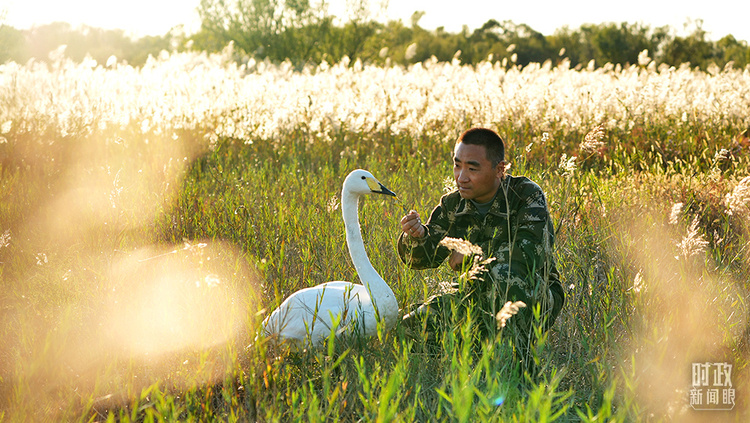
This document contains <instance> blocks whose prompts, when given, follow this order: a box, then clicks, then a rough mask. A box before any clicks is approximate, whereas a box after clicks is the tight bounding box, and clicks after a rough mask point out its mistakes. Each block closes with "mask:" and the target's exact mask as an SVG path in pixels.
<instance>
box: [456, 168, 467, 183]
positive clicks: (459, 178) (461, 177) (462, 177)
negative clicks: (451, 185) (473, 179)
mask: <svg viewBox="0 0 750 423" xmlns="http://www.w3.org/2000/svg"><path fill="white" fill-rule="evenodd" d="M456 180H457V181H461V182H466V181H468V180H469V178H468V175H467V174H466V172H465V171H464V170H459V171H458V175H457V176H456Z"/></svg>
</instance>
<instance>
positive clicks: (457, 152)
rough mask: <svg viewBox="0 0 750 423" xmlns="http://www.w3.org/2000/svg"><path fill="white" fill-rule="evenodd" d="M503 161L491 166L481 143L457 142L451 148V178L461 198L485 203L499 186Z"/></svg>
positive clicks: (503, 169)
mask: <svg viewBox="0 0 750 423" xmlns="http://www.w3.org/2000/svg"><path fill="white" fill-rule="evenodd" d="M504 171H505V163H503V162H501V163H499V164H498V165H497V166H492V162H490V160H489V159H488V158H487V148H485V147H484V146H483V145H474V144H464V143H462V142H459V143H458V144H456V148H455V149H454V150H453V179H454V180H455V181H456V185H457V186H458V192H459V194H460V195H461V198H464V199H467V200H474V201H476V202H478V203H486V202H488V201H490V200H492V198H493V197H494V196H495V192H497V188H498V187H499V186H500V180H501V179H502V176H503V172H504Z"/></svg>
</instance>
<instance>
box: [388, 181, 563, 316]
mask: <svg viewBox="0 0 750 423" xmlns="http://www.w3.org/2000/svg"><path fill="white" fill-rule="evenodd" d="M425 226H426V229H427V232H426V234H425V236H424V237H422V238H420V239H416V238H412V237H411V236H409V235H407V234H405V233H401V235H400V236H399V239H398V252H399V255H400V257H401V260H402V261H403V262H404V263H405V264H407V265H408V266H410V267H411V268H413V269H425V268H434V267H438V266H439V265H440V264H441V263H442V262H443V261H444V260H445V259H446V257H448V256H449V255H450V250H448V248H446V247H445V246H443V245H440V241H441V240H442V239H443V238H445V237H453V238H461V239H465V240H467V241H470V242H471V243H472V244H475V245H478V246H480V247H481V248H482V251H483V254H484V258H490V257H493V258H494V260H493V261H491V262H490V263H488V264H486V265H484V268H485V269H484V270H482V271H480V272H474V273H473V275H472V279H474V280H475V281H477V283H474V284H473V285H474V286H473V289H472V290H473V291H478V293H479V294H482V293H485V294H488V293H489V291H495V292H497V293H499V294H500V295H499V298H497V301H505V300H509V301H518V300H521V301H524V302H526V303H527V304H529V305H533V304H535V303H537V302H540V301H541V302H542V304H543V306H544V304H553V303H552V302H550V301H553V298H552V292H551V291H556V294H557V295H556V296H557V298H560V296H562V298H564V294H563V291H562V287H561V286H560V283H559V275H558V272H557V268H556V267H555V262H554V258H553V256H552V247H553V244H554V230H553V225H552V219H551V218H550V215H549V212H548V210H547V201H546V199H545V197H544V193H543V192H542V189H541V188H540V187H539V185H537V184H536V183H534V182H533V181H531V180H530V179H528V178H526V177H516V176H510V175H508V176H506V177H505V179H504V180H503V181H502V183H501V185H500V188H499V189H498V193H497V195H495V198H494V200H493V203H492V205H491V206H490V209H489V211H488V212H487V214H486V215H485V216H484V217H482V216H481V214H480V213H479V212H478V211H477V209H476V207H475V206H474V204H473V203H472V202H471V201H468V200H464V199H462V198H461V196H460V195H459V193H458V191H453V192H451V193H449V194H446V195H444V196H443V197H442V198H441V199H440V204H439V205H438V206H437V207H435V209H434V210H433V212H432V214H431V215H430V218H429V220H428V221H427V223H426V224H425ZM555 285H556V286H555ZM492 297H493V298H495V297H496V296H495V295H492ZM485 298H486V297H485ZM561 303H562V301H559V300H558V301H555V304H554V305H555V309H559V308H561V307H562V304H561ZM545 308H546V307H545Z"/></svg>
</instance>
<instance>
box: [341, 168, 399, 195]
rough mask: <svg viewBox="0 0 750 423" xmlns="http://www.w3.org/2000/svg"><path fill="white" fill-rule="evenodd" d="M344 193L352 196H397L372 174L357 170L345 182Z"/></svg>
mask: <svg viewBox="0 0 750 423" xmlns="http://www.w3.org/2000/svg"><path fill="white" fill-rule="evenodd" d="M344 192H349V193H352V194H359V195H363V194H385V195H392V196H394V197H395V196H396V194H395V193H394V192H393V191H391V190H389V189H388V188H386V187H385V186H384V185H383V184H381V183H380V182H378V180H377V179H375V177H374V176H372V173H370V172H368V171H366V170H363V169H357V170H354V171H352V173H350V174H349V176H347V177H346V179H345V180H344Z"/></svg>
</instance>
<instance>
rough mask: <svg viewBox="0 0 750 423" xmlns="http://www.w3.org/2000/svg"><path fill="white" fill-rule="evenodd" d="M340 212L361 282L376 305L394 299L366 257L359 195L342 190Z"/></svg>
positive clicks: (350, 251) (381, 304)
mask: <svg viewBox="0 0 750 423" xmlns="http://www.w3.org/2000/svg"><path fill="white" fill-rule="evenodd" d="M341 212H342V214H343V216H344V227H345V228H346V243H347V245H348V246H349V255H351V257H352V262H353V263H354V267H355V268H356V269H357V274H358V275H359V279H360V280H361V281H362V284H363V285H364V286H365V287H366V288H367V290H368V291H369V292H370V295H371V297H372V298H373V300H374V301H375V303H376V304H377V305H378V306H384V305H385V304H386V303H387V302H391V301H395V295H394V294H393V291H392V290H391V288H390V287H389V286H388V284H387V283H385V281H384V280H383V278H381V277H380V275H379V274H378V272H377V271H376V270H375V268H374V267H372V263H370V259H369V258H368V257H367V251H365V244H364V242H363V241H362V232H361V231H360V228H359V195H357V194H352V193H348V192H346V190H344V192H342V194H341Z"/></svg>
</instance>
